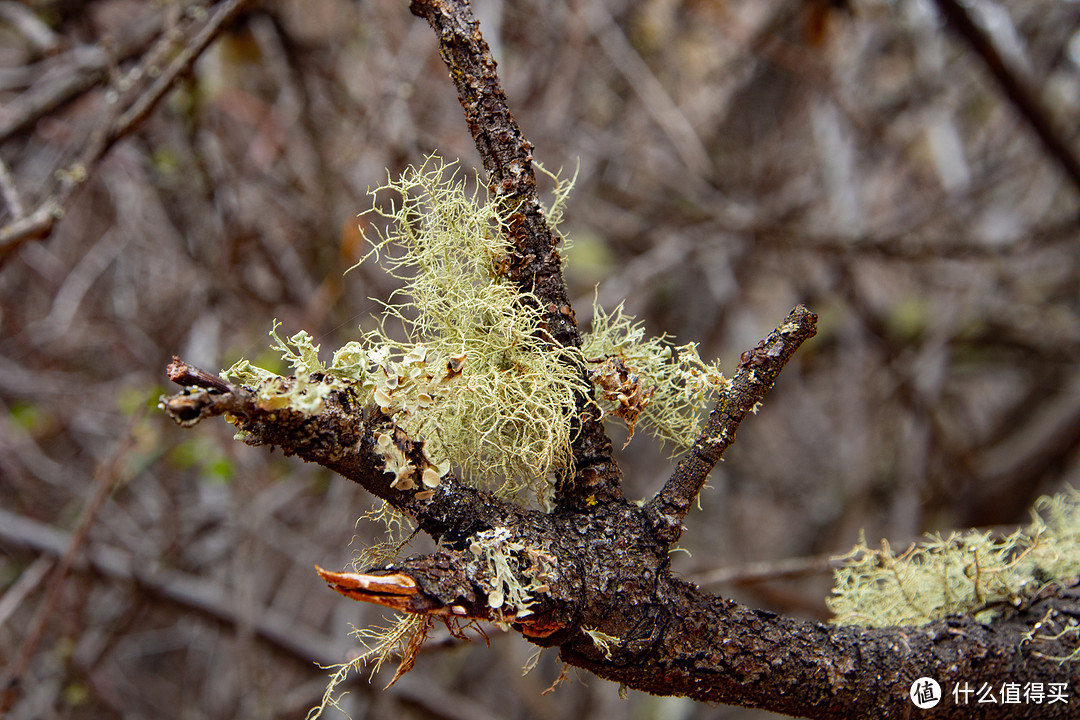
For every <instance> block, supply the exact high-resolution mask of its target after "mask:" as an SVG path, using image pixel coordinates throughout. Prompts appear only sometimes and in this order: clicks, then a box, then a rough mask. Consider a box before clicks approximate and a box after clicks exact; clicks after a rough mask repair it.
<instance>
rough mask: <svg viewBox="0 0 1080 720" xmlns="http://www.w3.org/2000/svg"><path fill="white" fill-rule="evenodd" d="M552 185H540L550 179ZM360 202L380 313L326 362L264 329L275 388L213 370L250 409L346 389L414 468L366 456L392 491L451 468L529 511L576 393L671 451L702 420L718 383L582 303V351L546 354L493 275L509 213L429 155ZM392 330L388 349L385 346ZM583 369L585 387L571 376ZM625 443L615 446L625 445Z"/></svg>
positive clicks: (426, 482)
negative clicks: (380, 419) (245, 392)
mask: <svg viewBox="0 0 1080 720" xmlns="http://www.w3.org/2000/svg"><path fill="white" fill-rule="evenodd" d="M553 177H554V176H553ZM571 185H572V182H563V181H560V180H559V179H558V178H555V190H554V201H553V202H552V204H551V206H550V207H549V208H548V210H547V215H548V218H549V221H550V222H557V221H558V220H559V219H560V218H561V216H562V208H563V206H564V204H565V201H566V196H567V193H568V192H569V188H570V186H571ZM373 195H374V196H375V197H376V198H381V199H382V202H376V203H375V204H374V206H373V208H372V209H371V210H369V211H368V214H369V215H370V216H372V218H373V219H374V220H379V219H381V220H382V221H384V222H383V223H379V222H372V223H371V225H372V227H374V228H375V230H374V232H372V233H369V238H368V239H369V240H370V241H371V243H372V250H371V251H370V252H369V253H368V254H367V255H366V256H365V257H364V258H363V259H361V261H360V262H361V263H362V262H364V261H365V260H367V259H369V258H375V259H380V260H381V263H382V265H383V266H384V267H385V268H386V270H387V272H389V273H390V274H391V275H393V276H394V277H396V278H398V279H399V280H400V281H401V283H402V287H401V288H400V289H399V290H398V291H397V292H395V293H394V294H393V295H392V296H391V298H390V301H389V302H387V303H384V310H383V313H382V317H381V318H380V323H379V326H378V327H377V328H376V329H374V330H370V331H368V332H366V333H363V334H362V335H361V337H360V339H358V340H353V341H351V342H348V343H346V344H345V345H344V346H343V347H341V348H339V349H338V350H336V351H335V352H334V354H333V357H332V359H331V361H330V362H329V363H323V362H322V361H321V360H320V358H319V350H320V348H319V346H318V345H316V344H315V342H314V339H313V338H312V337H311V336H310V335H309V334H308V333H307V332H304V331H300V332H298V333H296V334H294V335H292V336H291V337H289V338H288V339H284V340H283V339H282V338H281V337H280V336H279V335H278V332H277V330H278V323H277V321H275V322H274V326H273V328H272V329H271V330H270V336H271V338H272V339H273V345H272V347H273V348H274V349H276V350H277V351H278V352H279V353H280V354H281V357H282V360H283V361H284V362H285V363H287V364H288V365H289V366H290V367H291V369H292V371H293V374H292V376H291V377H280V376H278V375H276V374H275V373H272V372H270V371H268V370H264V369H262V368H259V367H256V366H254V365H252V364H251V363H250V362H248V361H247V360H240V361H238V362H237V363H235V364H234V365H233V366H232V367H230V368H229V369H228V370H226V371H224V372H223V373H222V375H223V376H224V377H225V378H226V379H230V380H233V381H236V382H240V383H243V384H244V385H247V386H249V387H251V388H252V389H253V391H254V392H255V394H256V397H257V398H258V401H259V403H260V405H261V406H262V407H264V409H280V408H284V407H289V408H291V409H293V410H297V411H299V412H302V413H304V414H305V415H309V416H310V415H314V414H316V413H318V412H319V411H320V410H321V409H322V407H323V402H324V400H325V398H326V397H327V396H328V394H329V393H330V392H332V391H333V390H335V389H343V388H346V387H348V388H350V389H351V390H352V391H353V392H355V393H356V394H357V396H358V398H359V400H360V402H361V404H374V405H377V406H378V407H379V408H380V409H381V410H382V412H383V414H384V415H385V416H386V417H387V418H389V419H391V420H392V422H393V424H394V425H395V426H396V427H397V428H400V430H401V431H402V432H404V433H405V434H406V435H408V436H409V437H411V438H420V439H422V441H423V443H424V445H423V449H424V453H425V457H426V459H427V460H428V461H429V462H427V463H425V464H424V466H423V467H416V466H413V465H411V464H409V463H407V461H406V460H405V459H404V458H402V457H398V455H399V454H400V453H395V452H394V449H395V448H394V446H393V443H390V442H389V437H388V436H386V435H383V437H382V439H381V440H380V443H379V444H378V446H377V448H378V450H379V451H380V454H381V455H382V456H383V458H384V461H385V464H386V469H387V472H389V473H392V474H394V475H395V479H394V487H396V488H397V489H399V490H414V491H415V492H416V493H417V494H418V495H420V497H421V499H422V498H423V497H424V496H425V495H430V494H431V492H432V490H433V488H435V487H437V486H438V484H439V481H440V479H441V478H442V477H444V476H445V475H446V473H447V472H448V471H449V469H450V465H451V463H453V464H456V465H457V466H458V467H460V468H461V470H462V471H463V472H464V473H465V475H467V476H469V477H471V478H472V479H473V480H475V481H477V482H478V483H479V484H482V485H486V486H489V487H492V488H494V489H496V491H497V492H499V493H500V494H503V495H519V496H520V494H521V492H522V491H524V490H528V491H529V492H531V493H532V494H533V495H534V496H535V497H537V498H538V499H540V500H541V501H543V500H544V499H545V498H546V497H547V496H548V495H549V494H550V491H551V488H552V487H553V485H554V480H555V479H556V478H558V477H560V476H565V475H566V474H568V473H569V472H570V471H571V470H572V468H571V454H570V446H571V442H572V435H571V433H572V427H573V425H574V413H575V412H576V407H577V405H576V403H577V399H578V398H579V397H581V396H586V397H590V398H592V399H593V400H594V401H595V402H596V403H597V404H598V405H599V406H600V407H601V409H602V410H603V411H604V412H605V413H606V414H608V415H610V416H613V417H618V418H620V419H622V420H623V422H625V423H626V425H627V427H628V428H629V430H630V436H631V437H632V436H633V431H634V428H635V425H636V424H637V423H638V422H639V421H640V422H641V424H642V425H644V426H645V427H647V428H648V429H649V430H651V431H652V432H653V433H654V434H656V435H657V436H658V437H660V438H661V439H663V440H665V441H670V442H672V443H674V444H675V446H676V448H678V449H684V448H685V447H688V446H689V445H690V444H691V443H692V442H693V440H694V437H695V436H696V434H697V433H698V431H699V430H700V427H701V421H702V417H703V409H704V407H705V406H706V404H707V403H709V402H710V401H712V400H713V399H715V398H716V397H718V396H720V395H722V393H723V392H724V391H725V390H726V388H727V386H728V384H729V383H728V381H727V380H726V379H725V378H724V376H723V375H722V374H721V373H720V371H719V368H718V366H717V365H716V364H715V363H712V364H707V363H705V362H704V361H702V360H701V358H700V356H699V355H698V351H697V346H696V345H695V344H694V343H690V344H686V345H682V346H677V347H675V346H672V345H671V344H669V343H668V342H667V339H666V338H665V337H659V338H650V339H645V333H644V329H643V327H642V326H641V325H640V324H639V323H636V322H635V321H634V320H633V318H631V317H629V316H627V315H626V314H625V313H624V312H623V309H622V306H621V305H620V306H619V307H618V308H616V310H615V311H614V312H612V313H610V314H609V313H606V312H604V311H603V309H602V308H600V307H599V306H596V307H595V308H594V321H593V327H592V330H591V332H589V333H587V334H585V336H584V337H585V339H584V347H583V348H582V349H578V348H564V347H558V346H556V345H554V344H553V343H552V342H551V341H550V339H549V338H548V336H547V335H546V333H545V332H544V331H543V322H542V316H541V313H540V311H539V310H538V309H537V308H538V305H539V304H538V303H537V302H536V299H535V298H533V297H530V296H529V295H528V294H525V295H523V294H522V293H521V291H520V289H519V288H518V287H517V286H516V285H515V284H514V283H513V282H511V281H510V280H509V279H508V278H507V277H506V276H505V273H506V268H507V266H508V262H507V259H508V257H509V253H510V247H509V245H508V241H507V240H506V233H505V232H503V230H504V220H503V218H504V217H505V216H506V215H507V213H508V212H510V211H512V210H513V208H508V207H504V206H503V205H502V204H500V201H498V200H494V199H492V200H488V201H487V202H480V201H479V200H478V198H477V197H476V194H475V193H469V192H467V191H466V183H465V181H464V179H463V178H462V177H460V173H458V172H457V170H456V168H455V166H454V164H452V163H451V164H446V163H443V162H442V161H441V160H439V159H438V158H437V157H435V156H431V157H429V158H427V160H426V161H425V162H424V163H423V164H422V165H421V166H420V167H418V168H417V167H410V168H409V169H408V170H407V171H406V172H405V174H404V175H403V176H402V177H401V178H400V179H399V180H390V181H389V182H387V183H386V184H385V185H384V186H382V187H380V188H377V189H376V190H375V191H374V192H373ZM386 320H397V321H399V324H400V325H401V326H402V327H403V329H404V339H402V338H400V337H391V335H390V333H389V332H388V331H387V330H386V328H385V321H386ZM583 367H585V368H587V369H588V371H589V372H588V378H589V380H590V381H591V385H590V384H588V383H586V380H585V376H584V375H583V374H582V371H581V369H582V368H583ZM627 442H629V440H627Z"/></svg>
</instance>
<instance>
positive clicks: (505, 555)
mask: <svg viewBox="0 0 1080 720" xmlns="http://www.w3.org/2000/svg"><path fill="white" fill-rule="evenodd" d="M469 550H470V551H471V552H472V554H473V555H475V556H476V558H477V561H478V562H480V563H481V564H482V566H483V568H482V569H483V575H484V576H485V577H486V582H487V585H488V586H489V591H488V607H490V608H491V609H492V610H497V611H500V613H501V614H502V615H503V616H505V617H509V618H522V617H526V616H528V615H531V614H532V610H530V609H529V608H530V607H531V606H532V604H533V602H534V598H533V594H534V593H546V592H548V590H549V583H550V582H551V581H553V580H554V579H555V578H556V576H557V575H556V569H555V559H554V557H552V556H551V555H550V554H549V553H547V552H545V551H543V550H541V549H538V548H535V547H532V546H531V545H527V544H525V543H522V542H520V541H518V540H514V539H513V538H511V536H510V531H509V530H508V529H507V528H493V529H491V530H485V531H483V532H479V533H477V534H476V535H475V536H474V537H473V538H472V540H471V542H470V543H469Z"/></svg>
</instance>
